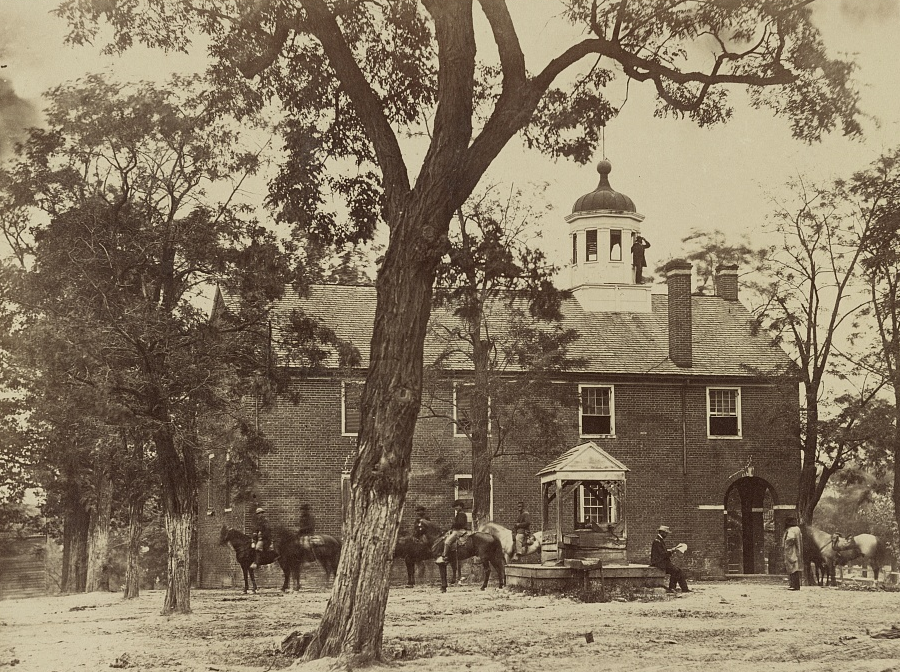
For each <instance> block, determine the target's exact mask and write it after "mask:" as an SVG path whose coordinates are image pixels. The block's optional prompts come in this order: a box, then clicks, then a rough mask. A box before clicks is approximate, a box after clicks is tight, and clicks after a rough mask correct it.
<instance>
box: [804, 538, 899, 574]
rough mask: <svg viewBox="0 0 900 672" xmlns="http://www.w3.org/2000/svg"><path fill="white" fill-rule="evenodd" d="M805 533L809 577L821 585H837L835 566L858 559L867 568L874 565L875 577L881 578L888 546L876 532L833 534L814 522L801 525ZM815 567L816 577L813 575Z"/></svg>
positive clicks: (806, 562) (805, 552) (805, 555)
mask: <svg viewBox="0 0 900 672" xmlns="http://www.w3.org/2000/svg"><path fill="white" fill-rule="evenodd" d="M800 531H801V532H802V535H803V558H804V562H805V564H806V572H807V579H808V582H809V583H810V585H812V583H813V582H816V583H818V584H819V585H820V586H826V585H828V586H833V585H835V567H837V566H838V565H845V564H847V563H849V562H855V561H858V562H860V564H861V565H862V566H863V569H865V567H866V565H868V566H869V567H871V568H872V577H873V578H874V579H875V581H878V574H879V571H880V570H881V567H882V565H883V564H884V562H885V560H886V559H887V558H886V549H885V547H884V544H882V543H881V542H880V541H879V540H878V538H877V537H876V536H875V535H873V534H856V535H853V536H846V537H845V536H843V535H841V534H836V533H829V532H825V531H823V530H820V529H819V528H817V527H813V526H812V525H801V527H800ZM813 568H814V569H815V572H816V577H815V578H814V577H813V576H812V569H813Z"/></svg>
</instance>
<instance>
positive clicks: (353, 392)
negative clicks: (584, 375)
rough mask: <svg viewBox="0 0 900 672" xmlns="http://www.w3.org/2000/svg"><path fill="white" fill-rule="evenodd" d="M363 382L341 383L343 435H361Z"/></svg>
mask: <svg viewBox="0 0 900 672" xmlns="http://www.w3.org/2000/svg"><path fill="white" fill-rule="evenodd" d="M363 384H364V383H363V382H362V381H357V380H345V381H342V382H341V425H342V427H341V434H343V435H344V436H356V435H357V434H359V425H360V419H361V414H360V408H359V407H360V402H361V401H362V389H363Z"/></svg>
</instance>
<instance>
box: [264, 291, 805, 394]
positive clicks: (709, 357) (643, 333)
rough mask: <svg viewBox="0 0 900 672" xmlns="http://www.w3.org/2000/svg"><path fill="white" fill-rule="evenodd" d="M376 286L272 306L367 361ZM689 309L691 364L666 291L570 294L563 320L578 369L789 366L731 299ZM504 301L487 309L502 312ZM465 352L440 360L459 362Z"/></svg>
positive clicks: (712, 299)
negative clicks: (594, 301) (673, 331)
mask: <svg viewBox="0 0 900 672" xmlns="http://www.w3.org/2000/svg"><path fill="white" fill-rule="evenodd" d="M375 302H376V293H375V288H374V287H371V286H360V285H313V286H312V287H310V289H309V293H308V295H307V296H305V297H300V296H298V295H297V294H296V293H294V292H288V293H286V295H285V298H283V299H282V300H280V301H279V302H278V303H277V304H276V305H275V307H274V310H275V313H276V314H278V313H281V314H284V315H286V314H288V313H290V312H291V311H292V310H293V309H295V308H296V309H300V310H302V311H303V312H304V313H306V314H307V315H309V316H310V317H314V318H316V319H317V320H319V321H320V322H322V323H323V324H325V325H327V326H329V327H330V328H331V329H333V330H334V332H335V333H336V334H337V336H338V337H339V338H341V339H343V340H346V341H350V342H351V343H353V344H354V345H355V346H356V347H357V348H358V349H359V351H360V355H361V358H362V362H361V366H363V367H366V366H368V363H369V345H370V341H371V338H372V324H373V322H374V318H375ZM691 302H692V312H693V339H692V341H693V343H692V346H693V366H692V367H691V368H681V367H679V366H676V365H675V364H674V363H673V362H672V360H671V359H669V352H668V350H669V323H668V296H666V295H665V294H654V295H653V296H652V312H649V313H611V312H602V313H598V312H588V311H585V310H583V309H582V307H581V304H579V303H578V301H577V300H576V299H574V298H573V299H569V300H568V301H566V302H565V303H564V305H563V308H562V312H563V316H564V317H563V323H562V324H563V326H564V327H565V328H571V329H574V330H575V331H576V332H577V333H578V334H579V338H578V340H577V341H576V342H575V343H573V344H572V345H571V346H570V348H569V354H570V356H571V357H572V358H574V359H578V360H583V362H584V363H585V366H583V367H581V368H580V369H578V370H577V371H578V372H581V373H599V374H657V375H673V374H677V375H679V376H729V377H759V376H760V375H764V374H773V373H777V372H785V371H790V370H793V368H794V363H793V362H792V361H791V359H790V358H789V357H788V355H787V354H786V353H785V352H784V351H783V350H782V349H781V348H780V347H778V346H777V345H775V344H773V343H772V341H771V338H769V337H768V336H767V335H766V334H764V333H761V332H758V331H757V330H755V329H753V328H752V323H753V318H752V316H751V315H750V313H749V311H748V310H747V309H746V308H745V307H744V306H743V305H742V304H741V303H740V302H738V301H726V300H724V299H722V298H720V297H717V296H703V295H694V296H692V297H691ZM502 314H503V309H502V308H498V310H496V311H495V312H494V314H493V316H492V318H493V319H494V320H495V321H499V320H502ZM432 320H433V321H434V320H438V321H440V322H442V323H445V324H446V323H452V322H455V321H457V318H455V317H454V316H453V315H452V313H451V312H450V311H449V310H441V309H437V310H435V311H434V312H433V314H432ZM445 347H446V344H445V343H442V342H440V341H439V340H438V339H436V338H429V339H428V341H426V344H425V362H426V364H427V363H428V362H430V361H434V360H435V358H437V357H438V355H439V354H440V353H441V352H442V350H443V349H444V348H445ZM466 361H467V360H465V359H464V358H460V359H458V360H456V361H451V362H449V363H445V368H450V369H457V370H465V369H467V368H471V367H470V366H467V363H466Z"/></svg>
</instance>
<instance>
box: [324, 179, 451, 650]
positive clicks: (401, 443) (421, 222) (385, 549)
mask: <svg viewBox="0 0 900 672" xmlns="http://www.w3.org/2000/svg"><path fill="white" fill-rule="evenodd" d="M434 193H437V192H434ZM423 200H424V199H419V200H417V201H415V200H412V199H411V201H412V202H411V203H409V207H407V208H405V209H404V211H403V216H402V217H401V218H400V221H398V222H396V223H395V225H394V228H393V230H392V231H391V244H390V245H389V247H388V250H387V255H386V257H385V261H384V264H383V265H382V268H381V271H380V273H379V276H378V283H377V293H378V303H377V307H376V312H375V324H374V329H373V335H372V345H371V363H370V366H369V373H368V377H367V380H366V386H365V389H364V391H363V397H362V404H361V407H362V418H361V427H360V437H359V440H358V455H357V458H356V461H355V463H354V465H353V471H352V473H351V486H350V487H351V491H350V511H349V516H348V518H347V519H346V520H345V521H344V530H343V535H344V548H343V551H342V553H341V561H340V565H339V566H338V571H337V577H336V579H335V582H334V588H333V590H332V595H331V599H330V600H329V601H328V604H327V606H326V607H325V613H324V614H323V616H322V621H321V623H320V624H319V627H318V630H317V631H316V633H315V635H314V636H313V638H312V640H311V642H310V644H309V646H308V648H307V650H306V658H307V659H315V658H319V657H324V656H329V657H339V658H341V659H343V660H345V661H347V662H349V663H351V664H353V665H358V664H363V663H366V662H369V661H372V660H380V659H381V640H382V631H383V627H384V611H385V607H386V606H387V596H388V583H389V579H390V565H391V560H392V558H393V551H394V546H395V543H396V540H397V530H398V526H399V521H400V516H401V513H402V510H403V504H404V502H405V499H406V491H407V486H408V484H409V469H410V460H411V457H412V437H413V432H414V430H415V426H416V418H417V416H418V413H419V406H420V403H421V394H422V351H423V346H424V341H425V331H426V328H427V325H428V317H429V315H430V313H431V298H432V285H433V283H434V273H435V268H436V266H437V262H438V260H439V259H440V255H441V254H442V253H443V249H442V246H441V238H443V239H444V240H446V232H447V228H448V227H449V222H450V215H451V213H452V210H453V208H452V204H447V203H446V202H444V203H434V202H431V203H423V202H422V201H423ZM423 231H424V232H425V233H424V234H423V233H422V232H423Z"/></svg>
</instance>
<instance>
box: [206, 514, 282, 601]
mask: <svg viewBox="0 0 900 672" xmlns="http://www.w3.org/2000/svg"><path fill="white" fill-rule="evenodd" d="M219 543H220V544H229V545H230V546H231V548H232V549H234V557H235V559H236V560H237V563H238V564H239V565H240V566H241V571H242V572H243V573H244V593H247V591H248V590H250V585H251V584H252V586H253V592H254V593H255V592H256V590H257V587H256V575H255V574H254V572H253V568H252V567H250V565H252V564H253V561H254V560H255V559H256V552H255V551H254V550H253V545H252V542H251V539H250V537H249V536H247V535H246V534H244V533H243V532H239V531H238V530H235V529H234V528H231V527H225V526H224V525H223V526H222V531H221V532H220V533H219ZM279 551H281V552H284V553H285V555H284V556H283V557H282V556H281V555H279ZM291 557H292V554H291V553H290V552H288V549H286V548H284V547H282V548H280V549H279V548H277V547H276V546H273V547H272V548H271V549H269V550H266V551H263V553H262V556H261V557H260V559H259V563H258V564H260V565H270V564H272V563H273V562H275V561H276V560H278V564H279V565H280V567H281V571H282V572H284V584H283V585H282V587H281V589H282V590H287V588H288V581H289V579H290V576H291V573H292V571H293V569H294V567H293V565H292V562H291ZM296 564H297V568H296V571H297V576H298V581H299V572H300V569H299V563H296ZM248 578H249V583H248Z"/></svg>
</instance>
